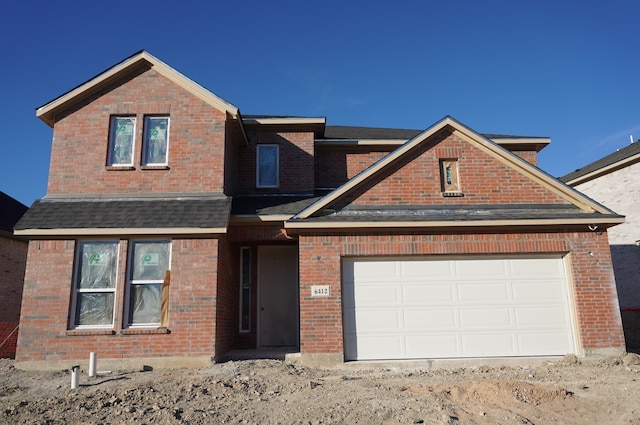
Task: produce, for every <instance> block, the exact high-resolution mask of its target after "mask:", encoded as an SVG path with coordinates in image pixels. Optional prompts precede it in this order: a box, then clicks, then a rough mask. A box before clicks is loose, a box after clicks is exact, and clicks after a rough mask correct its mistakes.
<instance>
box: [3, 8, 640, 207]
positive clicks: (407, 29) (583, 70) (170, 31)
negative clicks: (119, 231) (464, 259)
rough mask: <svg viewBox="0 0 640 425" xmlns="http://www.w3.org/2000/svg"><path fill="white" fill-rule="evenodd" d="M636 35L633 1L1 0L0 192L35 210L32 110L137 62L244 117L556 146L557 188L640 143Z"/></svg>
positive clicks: (546, 166) (38, 157)
mask: <svg viewBox="0 0 640 425" xmlns="http://www.w3.org/2000/svg"><path fill="white" fill-rule="evenodd" d="M89 5H91V6H89ZM639 34H640V2H638V1H637V0H609V1H607V2H604V1H594V0H582V1H580V2H578V1H575V0H533V1H529V0H508V1H496V0H483V1H478V0H449V1H432V0H415V1H409V0H395V1H378V0H369V1H366V2H365V1H350V0H323V1H304V0H296V1H278V0H271V1H253V0H246V1H242V2H240V1H211V0H210V1H192V0H182V1H180V2H168V1H165V0H154V1H148V0H137V1H120V0H114V1H110V2H106V3H105V2H102V3H99V2H95V3H94V2H87V1H86V0H82V1H80V0H77V1H69V0H60V1H56V2H51V1H43V0H27V1H18V0H7V1H6V2H4V4H3V8H2V13H0V99H1V102H0V128H2V129H3V131H2V132H0V191H2V192H5V193H6V194H8V195H9V196H12V197H14V198H16V199H17V200H19V201H20V202H22V203H24V204H26V205H31V203H33V201H35V200H36V199H39V198H42V197H43V196H44V195H45V194H46V191H47V174H48V168H49V159H50V153H51V141H52V136H53V130H52V129H51V128H50V127H48V126H47V125H46V124H45V123H44V122H42V121H41V120H40V119H38V118H37V117H36V114H35V109H36V108H37V107H40V106H42V105H44V104H46V103H48V102H49V101H51V100H53V99H55V98H57V97H58V96H60V95H62V94H64V93H65V92H67V91H69V90H71V89H73V88H74V87H76V86H78V85H79V84H81V83H84V82H85V81H87V80H89V79H90V78H92V77H94V76H96V75H98V74H100V73H101V72H102V71H104V70H106V69H108V68H109V67H111V66H113V65H115V64H116V63H118V62H120V61H122V60H123V59H125V58H127V57H129V56H130V55H132V54H134V53H136V52H138V51H139V50H142V49H144V50H147V51H149V52H150V53H151V54H153V55H154V56H156V57H157V58H159V59H160V60H162V61H163V62H165V63H167V64H168V65H170V66H171V67H173V68H174V69H176V70H178V71H179V72H181V73H182V74H184V75H186V76H187V77H189V78H191V79H192V80H194V81H196V82H197V83H199V84H200V85H202V86H204V87H205V88H207V89H209V90H210V91H212V92H213V93H215V94H216V95H218V96H220V97H222V98H223V99H225V100H226V101H228V102H230V103H231V104H233V105H235V106H236V107H238V108H239V109H240V111H241V113H242V114H243V115H252V114H265V115H295V116H309V117H326V120H327V124H328V125H352V126H364V127H389V128H407V129H416V130H419V129H426V128H428V127H429V126H431V125H432V124H434V123H436V122H437V121H439V120H440V119H442V118H443V117H444V116H447V115H450V116H452V117H454V118H455V119H457V120H458V121H460V122H462V123H463V124H465V125H467V126H468V127H471V128H472V129H473V130H475V131H477V132H479V133H493V134H507V135H522V136H544V137H549V138H551V144H550V145H549V146H547V147H546V148H545V149H544V150H543V151H542V152H540V154H539V166H540V168H542V169H543V170H544V171H546V172H547V173H549V174H551V175H552V176H555V177H559V176H562V175H564V174H567V173H569V172H571V171H574V170H576V169H578V168H580V167H582V166H584V165H587V164H589V163H591V162H593V161H596V160H597V159H599V158H602V157H603V156H606V155H608V154H610V153H613V152H615V151H616V150H618V149H621V148H624V147H625V146H628V145H629V143H630V136H632V137H633V140H638V139H640V35H639ZM87 178H88V179H89V178H91V176H87Z"/></svg>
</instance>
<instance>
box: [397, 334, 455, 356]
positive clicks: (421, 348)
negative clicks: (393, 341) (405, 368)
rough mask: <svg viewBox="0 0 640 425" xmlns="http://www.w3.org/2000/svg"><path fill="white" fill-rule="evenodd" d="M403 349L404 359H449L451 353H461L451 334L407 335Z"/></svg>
mask: <svg viewBox="0 0 640 425" xmlns="http://www.w3.org/2000/svg"><path fill="white" fill-rule="evenodd" d="M405 347H406V351H405V354H406V358H420V357H432V358H433V357H436V358H437V357H451V353H458V354H460V353H461V349H460V341H459V339H458V337H457V336H455V335H452V334H448V335H447V334H429V335H409V336H407V337H406V340H405Z"/></svg>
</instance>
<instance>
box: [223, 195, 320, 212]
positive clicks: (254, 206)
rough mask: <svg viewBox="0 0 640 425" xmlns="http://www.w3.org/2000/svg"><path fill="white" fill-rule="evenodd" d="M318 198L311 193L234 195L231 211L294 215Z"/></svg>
mask: <svg viewBox="0 0 640 425" xmlns="http://www.w3.org/2000/svg"><path fill="white" fill-rule="evenodd" d="M318 199H320V197H319V196H311V195H286V196H283V195H260V196H234V198H233V206H232V207H231V213H232V214H237V215H243V214H246V215H254V214H272V215H280V214H284V215H286V214H291V215H294V214H297V213H299V212H300V211H302V210H303V209H305V208H307V207H308V206H309V205H311V204H312V203H314V202H315V201H317V200H318Z"/></svg>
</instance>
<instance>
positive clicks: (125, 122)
mask: <svg viewBox="0 0 640 425" xmlns="http://www.w3.org/2000/svg"><path fill="white" fill-rule="evenodd" d="M135 130H136V119H135V117H111V130H110V132H109V158H108V160H107V163H108V165H110V166H114V167H131V166H133V141H134V139H135V134H136V132H135Z"/></svg>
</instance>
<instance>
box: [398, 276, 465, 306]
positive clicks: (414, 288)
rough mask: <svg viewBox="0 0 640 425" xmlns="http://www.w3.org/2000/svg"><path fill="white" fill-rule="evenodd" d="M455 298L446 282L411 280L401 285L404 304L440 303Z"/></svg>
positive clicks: (448, 301) (449, 301)
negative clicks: (426, 282) (427, 282)
mask: <svg viewBox="0 0 640 425" xmlns="http://www.w3.org/2000/svg"><path fill="white" fill-rule="evenodd" d="M454 299H455V295H454V290H453V288H452V287H451V285H450V284H448V283H444V282H442V283H440V282H438V283H429V284H424V283H422V284H421V283H419V282H411V283H409V284H405V285H402V300H403V304H404V305H440V304H442V303H451V302H453V301H454Z"/></svg>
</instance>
